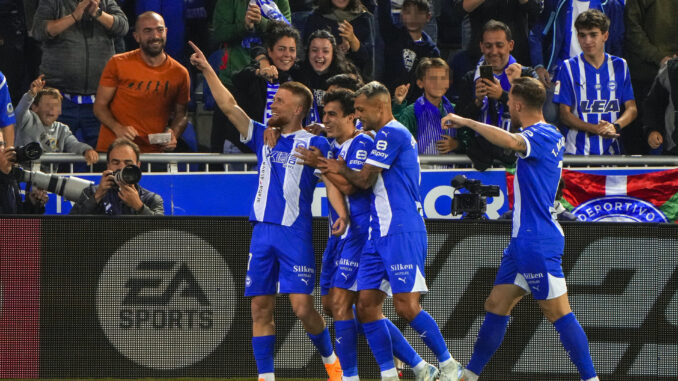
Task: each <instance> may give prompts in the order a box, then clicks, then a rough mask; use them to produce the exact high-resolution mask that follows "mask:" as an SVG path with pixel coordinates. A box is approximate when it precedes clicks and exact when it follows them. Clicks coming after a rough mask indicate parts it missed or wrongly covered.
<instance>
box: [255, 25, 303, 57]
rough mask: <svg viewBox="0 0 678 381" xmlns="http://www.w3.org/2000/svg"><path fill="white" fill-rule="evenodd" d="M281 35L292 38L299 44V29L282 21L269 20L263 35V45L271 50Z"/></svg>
mask: <svg viewBox="0 0 678 381" xmlns="http://www.w3.org/2000/svg"><path fill="white" fill-rule="evenodd" d="M283 37H290V38H293V39H294V43H295V44H296V45H297V46H299V41H300V40H301V37H299V31H298V30H296V29H295V28H294V27H293V26H291V25H289V24H287V23H286V22H284V21H269V22H268V27H267V28H266V33H264V35H263V40H264V45H265V46H266V48H267V49H269V50H272V49H273V47H274V46H275V44H276V43H277V42H278V41H280V39H281V38H283Z"/></svg>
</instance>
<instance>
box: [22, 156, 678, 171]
mask: <svg viewBox="0 0 678 381" xmlns="http://www.w3.org/2000/svg"><path fill="white" fill-rule="evenodd" d="M140 160H141V163H142V167H143V169H144V170H146V171H149V172H169V173H177V172H180V171H181V172H195V171H199V172H234V171H253V170H255V169H256V164H257V157H256V155H254V154H217V153H148V154H142V155H141V157H140ZM419 160H420V162H421V164H423V165H447V166H451V167H452V168H454V167H470V166H471V165H472V163H471V160H470V159H469V158H468V156H466V155H422V156H420V157H419ZM84 162H85V159H84V157H82V156H79V155H75V154H68V153H47V154H44V155H42V157H41V158H40V160H38V161H35V162H33V168H34V169H37V168H40V166H42V167H43V169H45V167H47V168H49V172H56V169H57V167H58V166H60V165H67V166H68V168H69V169H70V173H74V171H73V169H74V167H73V166H74V164H75V163H84ZM105 162H106V154H100V156H99V163H105ZM162 164H166V165H167V170H166V171H163V170H162V168H160V167H162ZM188 164H201V166H200V169H199V170H196V169H195V168H191V166H190V165H188ZM563 165H564V166H565V167H591V168H595V167H612V166H616V167H641V168H642V167H678V156H654V155H652V156H625V155H618V156H574V155H567V156H565V158H564V163H563ZM236 166H237V167H238V168H237V169H235V168H234V167H236ZM496 167H497V168H502V167H503V166H502V165H501V164H500V163H497V165H496ZM89 170H90V172H93V171H94V167H93V166H89ZM62 172H63V171H62ZM67 172H68V171H67Z"/></svg>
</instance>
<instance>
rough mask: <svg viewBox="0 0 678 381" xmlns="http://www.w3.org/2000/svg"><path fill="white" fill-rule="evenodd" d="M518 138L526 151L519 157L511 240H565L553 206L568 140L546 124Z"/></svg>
mask: <svg viewBox="0 0 678 381" xmlns="http://www.w3.org/2000/svg"><path fill="white" fill-rule="evenodd" d="M519 135H520V136H521V137H522V138H523V139H524V140H525V144H526V145H527V151H526V152H525V154H520V153H519V154H517V155H518V161H517V162H516V174H515V177H514V178H513V195H514V203H513V233H512V235H511V236H512V237H514V238H515V237H518V236H520V237H526V236H531V237H535V238H537V237H538V238H548V237H553V236H562V235H563V230H562V229H561V228H560V224H558V221H557V220H556V213H555V209H554V207H553V203H554V201H555V198H556V192H557V191H558V182H560V175H561V172H562V168H563V147H564V146H565V138H564V137H563V135H562V134H561V133H560V131H558V129H557V128H556V127H554V126H552V125H550V124H547V123H538V124H533V125H531V126H529V127H527V128H524V129H523V130H522V132H520V134H519Z"/></svg>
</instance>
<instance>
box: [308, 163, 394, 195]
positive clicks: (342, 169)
mask: <svg viewBox="0 0 678 381" xmlns="http://www.w3.org/2000/svg"><path fill="white" fill-rule="evenodd" d="M318 168H319V169H320V170H321V171H322V172H323V174H330V173H336V174H338V175H341V176H343V177H344V178H345V179H346V180H348V182H349V183H351V184H353V185H354V186H356V187H358V188H360V189H369V188H371V187H372V186H373V185H374V183H376V182H377V178H378V177H379V174H380V173H381V168H379V167H376V166H374V165H370V164H365V165H364V166H363V168H362V169H361V170H360V171H354V170H352V169H350V168H348V167H347V166H346V163H345V162H344V161H343V160H334V159H327V158H321V159H320V160H319V163H318Z"/></svg>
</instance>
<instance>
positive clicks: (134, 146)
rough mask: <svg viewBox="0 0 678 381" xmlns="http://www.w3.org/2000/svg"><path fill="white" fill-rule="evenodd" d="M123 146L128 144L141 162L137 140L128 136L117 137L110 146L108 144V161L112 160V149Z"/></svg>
mask: <svg viewBox="0 0 678 381" xmlns="http://www.w3.org/2000/svg"><path fill="white" fill-rule="evenodd" d="M121 146H128V147H129V148H131V149H132V151H134V155H136V157H137V163H138V162H139V155H141V151H140V150H139V146H138V145H137V144H136V143H135V142H133V141H131V140H129V139H127V138H117V139H115V140H114V141H113V143H111V145H110V146H108V151H107V152H106V161H110V160H111V151H113V150H114V149H115V148H118V147H121Z"/></svg>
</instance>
